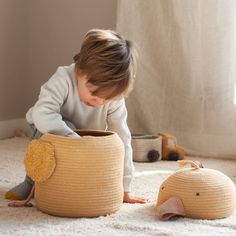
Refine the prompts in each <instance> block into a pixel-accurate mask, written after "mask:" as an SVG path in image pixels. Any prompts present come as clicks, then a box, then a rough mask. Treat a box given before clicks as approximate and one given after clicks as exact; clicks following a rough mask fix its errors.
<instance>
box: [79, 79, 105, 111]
mask: <svg viewBox="0 0 236 236" xmlns="http://www.w3.org/2000/svg"><path fill="white" fill-rule="evenodd" d="M95 89H96V86H94V85H93V84H91V83H88V80H87V78H86V75H85V76H80V77H78V92H79V96H80V100H81V101H82V102H83V103H85V104H86V105H87V106H90V107H98V106H102V105H105V104H106V103H107V102H108V100H106V99H103V98H99V97H97V96H93V95H92V92H93V91H94V90H95Z"/></svg>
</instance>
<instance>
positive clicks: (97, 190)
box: [25, 130, 124, 217]
mask: <svg viewBox="0 0 236 236" xmlns="http://www.w3.org/2000/svg"><path fill="white" fill-rule="evenodd" d="M77 133H78V134H79V135H80V136H81V137H80V138H68V137H63V136H57V135H52V134H45V135H43V136H42V137H41V138H40V139H39V140H34V143H33V144H32V146H31V149H30V148H29V150H28V154H27V155H26V157H25V166H26V171H27V174H28V175H30V176H31V178H32V179H34V180H35V202H36V206H37V208H38V209H39V210H41V211H43V212H45V213H48V214H51V215H56V216H66V217H95V216H102V215H107V214H110V213H113V212H116V211H117V210H119V209H120V207H121V204H122V202H123V161H124V146H123V142H122V141H121V139H120V138H119V136H118V135H117V134H116V133H113V132H106V131H95V130H78V131H77Z"/></svg>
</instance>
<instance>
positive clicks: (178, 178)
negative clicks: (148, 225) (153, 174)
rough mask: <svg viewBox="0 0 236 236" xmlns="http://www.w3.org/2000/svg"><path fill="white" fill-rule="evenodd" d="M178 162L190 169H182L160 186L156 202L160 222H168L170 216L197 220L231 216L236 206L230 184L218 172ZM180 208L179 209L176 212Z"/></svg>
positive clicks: (197, 165) (233, 190)
mask: <svg viewBox="0 0 236 236" xmlns="http://www.w3.org/2000/svg"><path fill="white" fill-rule="evenodd" d="M179 162H180V163H184V164H186V163H187V164H188V163H190V164H191V165H192V167H191V168H189V167H187V168H186V167H184V168H181V169H180V170H178V171H176V172H175V173H174V174H172V175H171V176H169V177H168V178H167V179H166V180H165V181H164V182H163V183H162V185H161V187H160V189H159V195H158V199H157V210H158V214H159V217H160V219H164V220H165V219H169V218H170V216H171V214H172V213H173V215H182V216H187V217H190V218H200V219H218V218H225V217H228V216H230V215H231V214H232V213H233V211H234V209H235V206H236V190H235V185H234V183H233V181H232V180H231V179H230V178H229V177H228V176H226V175H225V174H223V173H221V172H219V171H217V170H213V169H207V168H200V166H199V163H196V162H192V161H179ZM174 198H175V199H174ZM170 199H174V201H172V200H170ZM168 200H170V201H169V202H168ZM171 201H172V202H171ZM164 204H165V206H164ZM175 204H176V205H175ZM180 205H182V206H183V208H182V209H179V206H180ZM168 208H169V209H168ZM180 212H181V214H178V213H180ZM164 213H166V216H164Z"/></svg>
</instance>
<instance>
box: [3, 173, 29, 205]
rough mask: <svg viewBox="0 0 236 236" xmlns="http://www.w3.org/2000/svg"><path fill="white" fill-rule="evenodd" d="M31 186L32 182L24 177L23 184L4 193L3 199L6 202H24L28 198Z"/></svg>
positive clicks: (27, 177)
mask: <svg viewBox="0 0 236 236" xmlns="http://www.w3.org/2000/svg"><path fill="white" fill-rule="evenodd" d="M33 185H34V181H33V180H32V179H31V178H30V177H29V176H28V175H26V177H25V180H24V182H22V183H20V184H19V185H17V186H16V187H14V188H12V189H10V190H9V191H8V192H6V193H5V198H6V199H8V200H25V199H27V197H28V196H29V194H30V192H31V190H32V187H33Z"/></svg>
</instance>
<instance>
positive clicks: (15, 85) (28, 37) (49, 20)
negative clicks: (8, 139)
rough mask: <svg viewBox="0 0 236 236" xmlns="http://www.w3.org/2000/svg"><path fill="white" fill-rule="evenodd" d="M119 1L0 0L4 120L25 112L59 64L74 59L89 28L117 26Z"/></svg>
mask: <svg viewBox="0 0 236 236" xmlns="http://www.w3.org/2000/svg"><path fill="white" fill-rule="evenodd" d="M116 5H117V0H99V1H93V0H86V1H83V0H69V1H68V0H40V1H37V0H21V1H19V0H0V55H1V56H0V109H1V110H0V122H1V121H4V122H5V121H6V120H11V119H18V118H24V116H25V113H26V111H27V110H28V108H29V107H30V106H32V105H33V104H34V102H35V101H36V99H37V97H38V93H39V88H40V86H41V85H42V84H43V83H44V82H45V81H46V80H48V79H49V78H50V76H51V75H52V74H53V73H54V72H55V70H56V68H57V67H58V66H59V65H68V64H70V63H72V57H73V55H74V54H75V53H76V52H77V51H78V50H79V48H80V44H81V40H82V37H83V35H84V34H85V33H86V32H87V31H88V30H89V29H91V28H105V29H107V28H109V29H114V28H115V25H116V7H117V6H116ZM5 124H6V123H4V126H5ZM0 132H1V124H0ZM0 137H1V133H0Z"/></svg>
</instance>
